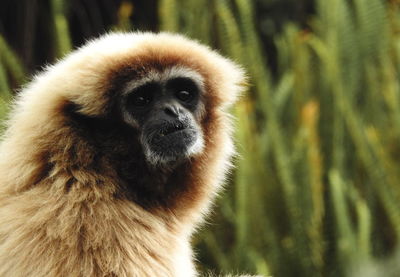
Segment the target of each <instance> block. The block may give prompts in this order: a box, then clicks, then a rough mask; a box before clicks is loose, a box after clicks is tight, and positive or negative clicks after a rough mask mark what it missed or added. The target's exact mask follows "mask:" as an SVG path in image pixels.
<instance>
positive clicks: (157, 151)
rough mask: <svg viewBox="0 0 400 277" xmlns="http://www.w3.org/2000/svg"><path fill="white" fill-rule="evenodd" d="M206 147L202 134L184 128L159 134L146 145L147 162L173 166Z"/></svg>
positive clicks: (158, 165) (155, 164)
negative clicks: (166, 133)
mask: <svg viewBox="0 0 400 277" xmlns="http://www.w3.org/2000/svg"><path fill="white" fill-rule="evenodd" d="M203 147H204V141H203V137H202V135H201V134H200V133H199V132H198V131H197V130H195V129H184V130H180V131H176V132H173V133H171V134H168V135H162V134H158V135H156V136H155V137H154V138H152V140H151V141H149V142H148V143H146V144H145V145H144V148H145V155H146V159H147V162H148V163H149V164H150V165H151V166H156V167H173V166H175V165H178V164H180V163H181V162H183V161H185V160H187V159H189V158H191V157H192V156H195V155H196V154H199V153H200V152H201V151H202V150H203Z"/></svg>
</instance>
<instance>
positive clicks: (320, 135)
mask: <svg viewBox="0 0 400 277" xmlns="http://www.w3.org/2000/svg"><path fill="white" fill-rule="evenodd" d="M128 30H151V31H160V30H167V31H172V32H179V33H183V34H185V35H187V36H189V37H191V38H194V39H197V40H199V41H201V42H202V43H205V44H208V45H210V46H211V47H213V48H216V49H218V50H219V51H220V52H221V53H222V54H224V55H226V56H229V57H230V58H232V59H233V60H235V61H237V62H238V63H240V64H242V65H243V66H244V68H245V69H246V71H247V72H248V75H249V77H250V79H249V80H250V81H249V83H250V86H249V88H248V91H247V92H246V94H245V95H244V97H243V98H242V99H241V101H240V102H239V103H238V104H237V105H236V106H235V108H234V109H233V110H232V112H233V113H234V114H235V115H236V117H237V118H238V120H237V122H236V126H237V127H236V142H237V147H238V151H239V153H240V155H239V156H238V157H237V158H236V159H235V164H236V169H235V170H234V172H232V174H231V176H230V179H229V186H227V189H226V191H225V193H224V194H223V195H221V197H219V199H218V203H217V205H216V208H215V212H214V213H213V214H212V215H211V216H210V218H209V220H208V223H207V224H206V226H204V228H202V229H201V230H200V232H199V233H198V234H197V235H196V237H195V238H194V244H195V247H196V252H197V258H198V260H199V264H200V269H201V270H202V271H204V272H205V271H208V270H210V269H213V270H215V272H217V273H227V272H230V273H237V272H248V273H253V274H256V273H258V274H263V275H265V276H277V277H278V276H279V277H289V276H296V277H303V276H304V277H314V276H328V277H329V276H335V277H340V276H363V277H365V276H400V255H399V254H397V253H398V252H399V251H398V249H399V243H400V241H399V240H400V83H399V77H400V1H399V0H146V1H144V0H141V1H140V0H130V1H128V0H114V1H113V0H98V1H95V0H70V1H67V0H19V1H13V0H1V2H0V118H1V119H4V117H5V116H6V114H7V111H8V107H9V103H10V101H11V100H12V97H13V96H14V95H16V94H17V93H18V89H19V88H20V87H21V86H23V85H24V84H25V83H26V82H28V81H29V79H30V78H31V77H30V76H32V74H34V73H35V72H37V71H38V70H41V68H42V67H43V66H44V65H46V64H50V63H54V62H55V61H56V60H57V59H59V58H61V57H63V56H64V55H65V54H67V53H68V52H70V51H71V50H73V49H75V48H77V47H79V46H80V45H82V44H83V43H84V42H85V41H87V40H88V39H90V38H93V37H97V36H99V35H101V34H103V33H105V32H108V31H128ZM33 147H34V146H33Z"/></svg>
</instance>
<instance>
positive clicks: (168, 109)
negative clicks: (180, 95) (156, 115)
mask: <svg viewBox="0 0 400 277" xmlns="http://www.w3.org/2000/svg"><path fill="white" fill-rule="evenodd" d="M164 112H165V113H166V114H167V115H169V116H172V117H178V116H179V111H178V109H177V108H175V107H165V108H164Z"/></svg>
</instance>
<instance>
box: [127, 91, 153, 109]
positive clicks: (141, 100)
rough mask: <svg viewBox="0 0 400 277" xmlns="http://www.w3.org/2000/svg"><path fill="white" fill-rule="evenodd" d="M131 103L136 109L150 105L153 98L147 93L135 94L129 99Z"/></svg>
mask: <svg viewBox="0 0 400 277" xmlns="http://www.w3.org/2000/svg"><path fill="white" fill-rule="evenodd" d="M129 100H130V101H129V102H130V103H131V104H132V105H133V106H136V107H144V106H147V105H149V104H150V103H151V102H152V101H153V96H152V95H151V94H146V93H135V94H134V95H132V96H131V97H130V99H129Z"/></svg>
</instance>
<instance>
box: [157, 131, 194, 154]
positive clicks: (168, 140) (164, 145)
mask: <svg viewBox="0 0 400 277" xmlns="http://www.w3.org/2000/svg"><path fill="white" fill-rule="evenodd" d="M195 138H196V131H195V130H193V129H191V128H184V129H179V130H174V131H171V132H167V133H165V134H164V133H160V134H158V135H156V136H155V137H154V138H153V140H152V142H151V148H152V149H153V150H155V151H156V152H158V153H164V154H167V153H169V152H171V153H175V154H178V153H180V152H182V153H183V152H185V151H186V150H187V149H188V148H189V147H190V146H191V145H192V144H193V142H194V141H195Z"/></svg>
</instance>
